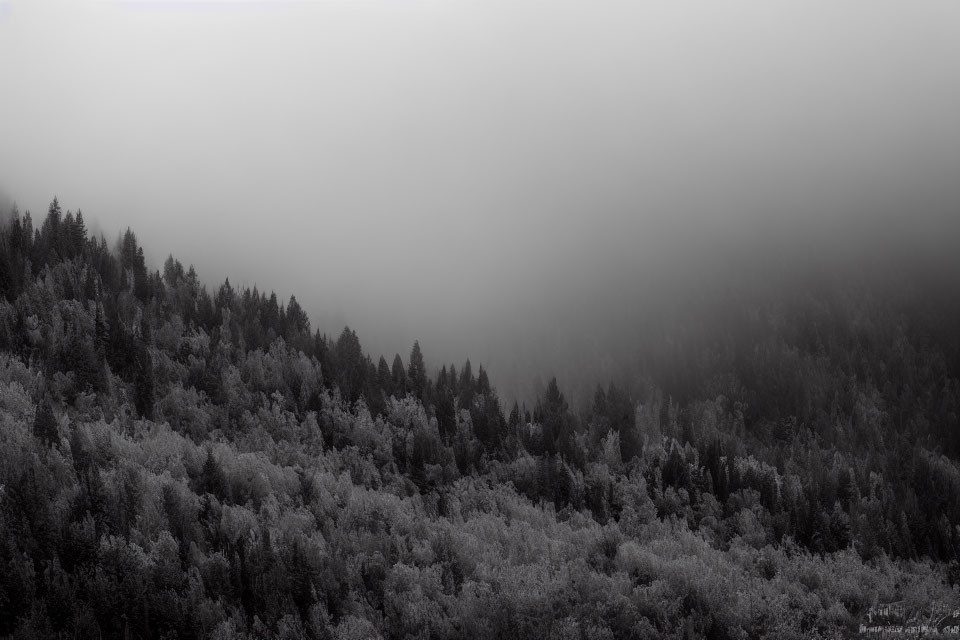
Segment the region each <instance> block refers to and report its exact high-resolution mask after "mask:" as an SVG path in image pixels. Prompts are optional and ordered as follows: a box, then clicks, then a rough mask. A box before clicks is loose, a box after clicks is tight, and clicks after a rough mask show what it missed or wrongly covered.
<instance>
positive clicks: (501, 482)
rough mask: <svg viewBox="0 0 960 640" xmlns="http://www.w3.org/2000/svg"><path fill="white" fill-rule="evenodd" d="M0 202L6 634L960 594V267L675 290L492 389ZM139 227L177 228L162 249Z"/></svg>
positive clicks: (697, 620)
mask: <svg viewBox="0 0 960 640" xmlns="http://www.w3.org/2000/svg"><path fill="white" fill-rule="evenodd" d="M34 225H35V223H34V221H33V220H32V219H31V216H30V215H29V214H25V215H21V214H20V213H19V212H17V211H16V210H14V211H12V212H10V213H9V214H8V215H6V216H5V219H4V221H3V223H2V227H0V636H4V637H15V638H50V637H64V638H66V637H70V638H74V637H77V638H97V637H109V638H112V637H117V638H121V637H122V638H193V637H203V638H206V637H210V638H323V639H327V638H330V639H333V638H338V639H339V638H357V639H359V638H375V637H383V638H408V637H410V638H448V637H449V638H459V637H464V638H467V637H469V638H531V637H551V638H590V639H601V638H634V637H640V638H643V637H667V638H671V637H672V638H687V637H709V638H760V637H765V638H810V637H836V636H838V635H843V634H847V633H849V632H853V631H855V630H856V627H857V624H858V623H859V621H860V620H861V619H862V616H863V615H864V614H865V612H866V611H867V609H868V608H869V607H870V606H872V605H874V604H876V603H878V602H893V601H905V602H906V603H907V604H908V605H909V606H917V607H930V606H942V607H950V608H955V607H958V606H960V591H958V583H960V565H958V557H960V465H958V460H960V423H958V422H960V331H958V327H960V304H958V301H960V291H957V290H956V288H955V287H954V286H953V285H952V284H950V283H955V281H954V280H933V279H931V280H925V279H924V277H923V274H921V273H915V274H904V276H903V279H902V280H899V279H898V280H896V281H888V280H885V279H876V280H871V281H862V280H856V281H854V280H850V281H845V280H844V279H843V278H842V277H836V278H830V279H802V280H798V281H796V282H794V283H792V285H791V286H789V287H767V288H763V287H761V288H752V289H751V288H749V287H747V285H744V289H743V290H737V289H736V286H735V285H731V287H733V288H732V289H728V290H723V291H717V292H715V293H714V295H713V296H705V297H703V298H702V299H700V300H699V301H698V302H697V303H695V304H688V305H683V304H679V305H673V306H671V307H670V308H669V309H665V310H664V311H663V313H662V314H661V315H662V317H661V318H660V320H659V321H657V322H651V324H650V328H649V337H648V339H647V340H646V341H645V342H644V344H643V345H642V347H641V348H639V349H637V353H636V367H635V374H634V375H631V376H630V378H629V379H620V380H597V381H596V383H597V384H598V386H597V389H596V393H595V394H594V398H593V401H592V402H591V403H590V404H589V405H588V406H571V404H570V403H569V402H568V401H567V400H566V399H565V396H564V393H563V380H559V381H558V380H555V379H554V380H550V382H549V384H547V385H546V389H545V391H544V392H543V394H542V395H541V397H540V398H538V399H537V401H536V402H535V403H533V404H532V406H525V405H522V404H521V405H518V404H513V405H512V406H503V405H502V404H501V402H500V400H499V399H498V395H497V391H496V389H495V387H494V383H495V381H492V380H490V379H489V376H488V374H487V372H486V371H485V370H484V368H483V367H482V366H479V365H478V364H471V363H470V362H469V361H466V362H462V363H457V364H446V365H443V366H436V364H435V363H431V362H430V361H429V354H423V353H421V351H420V347H419V345H418V344H414V345H413V346H412V349H411V351H410V353H409V354H404V355H403V356H401V355H394V356H392V357H391V356H387V355H386V354H385V355H380V354H367V353H365V352H364V350H363V347H362V344H361V342H360V338H359V337H358V336H357V335H356V333H355V332H353V331H351V330H350V329H349V328H345V329H344V330H343V331H342V333H340V334H339V335H338V336H335V337H330V336H326V335H323V334H322V333H320V332H319V331H314V330H312V329H311V325H310V321H309V319H308V317H307V315H306V313H305V312H304V310H303V309H302V308H301V307H300V305H299V304H298V303H297V300H296V298H294V297H291V298H290V299H289V300H286V301H280V300H278V299H277V297H276V296H275V295H273V294H269V295H267V294H266V293H265V292H260V291H258V290H257V289H256V288H254V289H253V290H250V289H236V288H234V287H232V286H231V284H230V282H229V281H227V282H224V283H223V285H222V286H220V287H219V288H217V289H216V290H214V291H208V290H207V288H206V287H205V286H203V285H202V284H201V281H200V279H199V277H198V275H197V274H196V273H195V272H194V270H193V269H192V268H184V266H183V265H182V264H181V263H180V262H179V261H177V260H175V259H174V258H173V257H171V258H169V259H167V261H166V262H165V264H164V266H163V269H162V271H156V270H153V269H151V268H150V267H149V266H148V265H147V264H146V262H145V260H144V254H143V250H142V247H141V245H140V243H139V241H138V238H137V237H136V236H135V235H134V233H133V232H132V231H130V230H127V231H126V233H124V234H123V235H122V236H121V238H120V241H119V242H116V243H108V242H107V241H105V240H104V239H103V238H102V237H101V238H97V237H91V236H90V234H88V233H87V230H86V228H85V224H84V220H83V216H82V214H81V213H80V212H79V211H78V212H76V213H73V212H69V211H68V212H66V213H63V211H62V210H61V207H60V205H59V204H58V203H57V201H56V200H54V202H53V203H52V204H51V205H50V209H49V212H48V213H47V215H46V217H45V218H44V219H43V220H42V221H38V222H37V223H36V226H34ZM155 249H158V250H159V249H162V248H160V247H157V248H155Z"/></svg>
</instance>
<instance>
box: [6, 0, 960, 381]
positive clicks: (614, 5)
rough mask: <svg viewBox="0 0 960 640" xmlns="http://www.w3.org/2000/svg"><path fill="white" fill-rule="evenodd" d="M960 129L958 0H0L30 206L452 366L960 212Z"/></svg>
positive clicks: (16, 173)
mask: <svg viewBox="0 0 960 640" xmlns="http://www.w3.org/2000/svg"><path fill="white" fill-rule="evenodd" d="M958 114H960V3H958V2H956V0H944V1H942V2H937V1H933V0H930V1H927V0H925V1H923V2H903V1H900V0H896V1H893V0H889V1H887V0H863V1H860V2H856V1H850V2H837V1H835V0H831V1H824V2H816V1H802V2H801V1H797V2H776V1H772V0H757V1H756V2H729V1H703V2H693V1H685V0H670V1H663V2H626V1H624V2H619V1H608V0H599V1H590V2H588V1H586V0H583V1H580V2H572V1H568V0H540V1H531V0H503V1H501V0H491V1H480V0H476V1H461V0H417V1H413V0H329V1H324V0H318V1H309V0H301V1H289V0H288V1H272V0H260V1H255V2H254V1H249V0H247V1H229V0H207V1H204V2H191V1H189V0H176V1H165V0H113V1H111V0H100V1H96V0H62V1H52V0H0V188H2V189H3V190H4V191H5V192H6V193H7V194H8V195H9V196H11V197H13V198H14V199H16V200H17V201H18V203H19V205H20V208H21V210H24V209H31V210H32V211H33V213H34V215H35V216H36V215H38V214H40V213H42V212H44V211H45V210H46V205H47V203H48V202H49V200H50V199H51V197H52V196H53V195H54V194H57V195H58V196H59V198H60V201H61V203H62V204H63V205H64V206H65V207H66V208H70V209H76V208H78V207H79V208H81V209H83V211H84V214H85V216H86V217H87V219H88V220H89V221H94V222H95V223H96V224H98V225H99V226H100V228H102V229H103V230H104V232H105V233H106V234H107V235H108V237H111V238H112V237H115V235H116V234H117V232H118V231H119V230H120V229H121V228H125V227H126V226H127V225H129V226H131V227H133V228H134V230H135V231H136V232H137V233H138V235H139V236H141V238H142V239H143V240H144V241H145V243H146V250H147V253H148V257H150V258H151V259H152V260H153V261H154V262H155V263H156V264H157V265H158V266H159V264H160V263H161V261H162V259H163V258H164V257H165V256H166V254H167V253H168V252H173V253H174V254H175V255H176V256H177V257H179V258H181V259H182V260H183V261H184V262H185V263H193V264H195V265H196V267H197V269H198V270H199V272H200V273H201V275H202V276H204V277H205V278H206V279H207V280H208V281H210V282H213V281H219V280H222V278H223V277H225V276H229V277H230V278H231V281H234V282H241V283H243V282H246V283H249V284H253V283H257V284H258V285H259V286H260V287H261V288H265V289H268V290H269V289H275V290H277V292H278V293H279V294H281V295H282V296H283V297H286V296H288V295H289V294H290V293H291V292H294V293H296V294H297V296H298V299H300V300H301V302H302V303H303V304H304V306H305V307H306V308H307V309H308V311H310V313H311V316H312V318H313V319H314V322H315V324H316V323H317V322H319V323H320V324H321V325H322V326H324V328H327V329H329V330H337V329H339V327H341V326H342V324H343V323H344V322H347V323H349V324H350V325H351V326H354V327H356V328H357V329H358V330H359V331H360V334H361V340H362V342H363V343H364V345H365V346H366V347H368V348H370V349H372V350H374V351H375V352H379V351H380V350H388V351H389V352H391V353H392V351H395V350H400V351H401V352H402V353H404V354H406V353H407V352H408V351H409V344H410V343H411V342H412V340H413V339H414V338H419V339H420V340H421V342H422V343H423V344H424V347H425V350H426V353H427V358H428V360H431V361H433V362H434V363H436V362H438V361H439V359H440V358H444V359H452V358H456V359H457V360H458V361H459V360H461V359H462V357H463V356H465V355H471V356H473V357H474V358H475V359H481V360H484V359H486V360H487V361H490V360H494V361H495V365H496V364H497V363H496V360H497V359H498V358H499V360H500V362H499V364H500V365H501V366H502V367H505V366H506V360H508V357H507V356H506V355H504V353H503V351H498V350H497V348H495V346H492V345H493V343H494V342H495V341H497V340H500V341H502V342H503V343H510V344H516V343H517V342H518V341H521V342H522V338H520V337H519V336H521V335H525V336H529V335H531V334H532V332H533V333H535V332H536V330H537V327H538V323H539V322H547V318H548V317H549V320H550V321H551V322H554V323H556V322H557V318H556V314H555V310H556V309H557V308H560V307H562V306H563V305H562V303H561V302H558V301H564V300H567V301H569V300H584V301H585V300H587V298H586V297H581V296H580V294H581V293H583V292H588V291H590V292H596V291H598V290H600V291H607V292H609V288H610V287H611V286H619V285H611V284H610V283H612V282H622V281H623V280H624V277H625V274H626V276H627V277H629V275H630V274H633V273H637V272H640V271H643V272H644V273H645V274H646V275H647V276H648V277H650V274H651V273H654V274H656V271H657V269H661V268H665V267H664V266H663V265H664V264H666V262H664V260H666V259H667V258H668V257H671V256H672V257H674V258H676V257H677V256H682V258H683V260H687V258H688V257H692V256H694V255H696V254H697V252H699V251H702V250H704V249H705V248H708V247H710V246H712V245H714V244H723V243H731V242H734V243H735V239H736V238H739V237H742V236H751V237H756V236H762V235H763V233H765V231H764V230H769V229H773V230H777V231H778V232H782V230H783V229H786V228H794V229H795V232H796V233H798V234H799V233H804V232H806V231H809V230H811V229H818V228H831V227H830V225H836V224H837V223H836V220H837V219H838V218H843V217H844V216H851V215H854V214H872V213H875V212H879V211H884V212H885V213H886V214H888V215H889V214H896V213H900V212H902V211H903V212H906V211H910V214H911V215H913V214H915V213H917V212H916V211H914V210H912V209H913V208H917V207H919V208H921V209H924V208H926V209H930V210H931V211H933V210H935V212H936V213H937V214H938V215H940V216H941V217H942V218H943V219H950V218H951V217H953V218H954V219H956V218H957V217H958V216H957V215H956V214H955V212H960V208H957V206H956V205H957V203H958V200H960V199H958V197H957V195H958V188H957V185H956V183H958V182H960V116H958ZM851 219H852V218H851ZM868 219H869V216H868ZM791 225H792V226H791ZM947 228H949V229H953V230H955V229H956V227H955V226H954V227H947ZM758 230H759V231H758ZM858 232H864V233H866V234H868V235H869V234H870V233H872V231H871V230H870V229H866V230H864V229H863V228H860V229H859V231H858ZM938 232H939V230H938ZM654 277H655V276H654ZM582 304H586V302H583V303H582ZM557 305H560V307H558V306H557ZM548 309H549V310H550V311H549V312H548V311H546V310H548ZM599 313H601V314H602V313H603V310H601V312H599ZM606 313H607V314H608V315H611V316H616V315H617V313H618V310H617V309H615V308H614V309H608V310H606ZM467 352H469V353H467Z"/></svg>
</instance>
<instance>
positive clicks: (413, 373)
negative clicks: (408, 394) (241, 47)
mask: <svg viewBox="0 0 960 640" xmlns="http://www.w3.org/2000/svg"><path fill="white" fill-rule="evenodd" d="M407 378H409V380H410V388H411V391H413V393H414V395H415V396H417V397H418V398H420V399H423V391H424V389H425V388H426V385H427V368H426V366H425V365H424V362H423V354H422V353H421V352H420V343H419V342H418V341H414V343H413V349H412V350H411V351H410V366H409V368H408V369H407Z"/></svg>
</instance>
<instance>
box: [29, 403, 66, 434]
mask: <svg viewBox="0 0 960 640" xmlns="http://www.w3.org/2000/svg"><path fill="white" fill-rule="evenodd" d="M33 435H34V436H36V438H37V439H38V440H40V442H42V443H44V444H45V445H47V446H51V445H55V444H57V443H58V442H60V433H59V431H58V430H57V418H56V416H54V415H53V407H52V406H51V405H50V400H49V399H48V398H44V399H43V400H41V401H40V403H39V404H38V405H37V409H36V413H35V414H34V418H33Z"/></svg>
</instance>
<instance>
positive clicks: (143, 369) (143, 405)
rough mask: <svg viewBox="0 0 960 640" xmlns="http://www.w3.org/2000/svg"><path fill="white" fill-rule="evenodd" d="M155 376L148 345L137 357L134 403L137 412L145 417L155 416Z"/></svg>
mask: <svg viewBox="0 0 960 640" xmlns="http://www.w3.org/2000/svg"><path fill="white" fill-rule="evenodd" d="M154 387H155V382H154V378H153V357H152V356H151V355H150V350H149V349H148V348H147V347H142V348H141V351H140V355H139V357H138V358H137V373H136V379H135V381H134V404H135V405H136V407H137V413H138V414H139V415H140V416H141V417H143V418H152V417H153V404H154V395H155V389H154Z"/></svg>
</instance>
